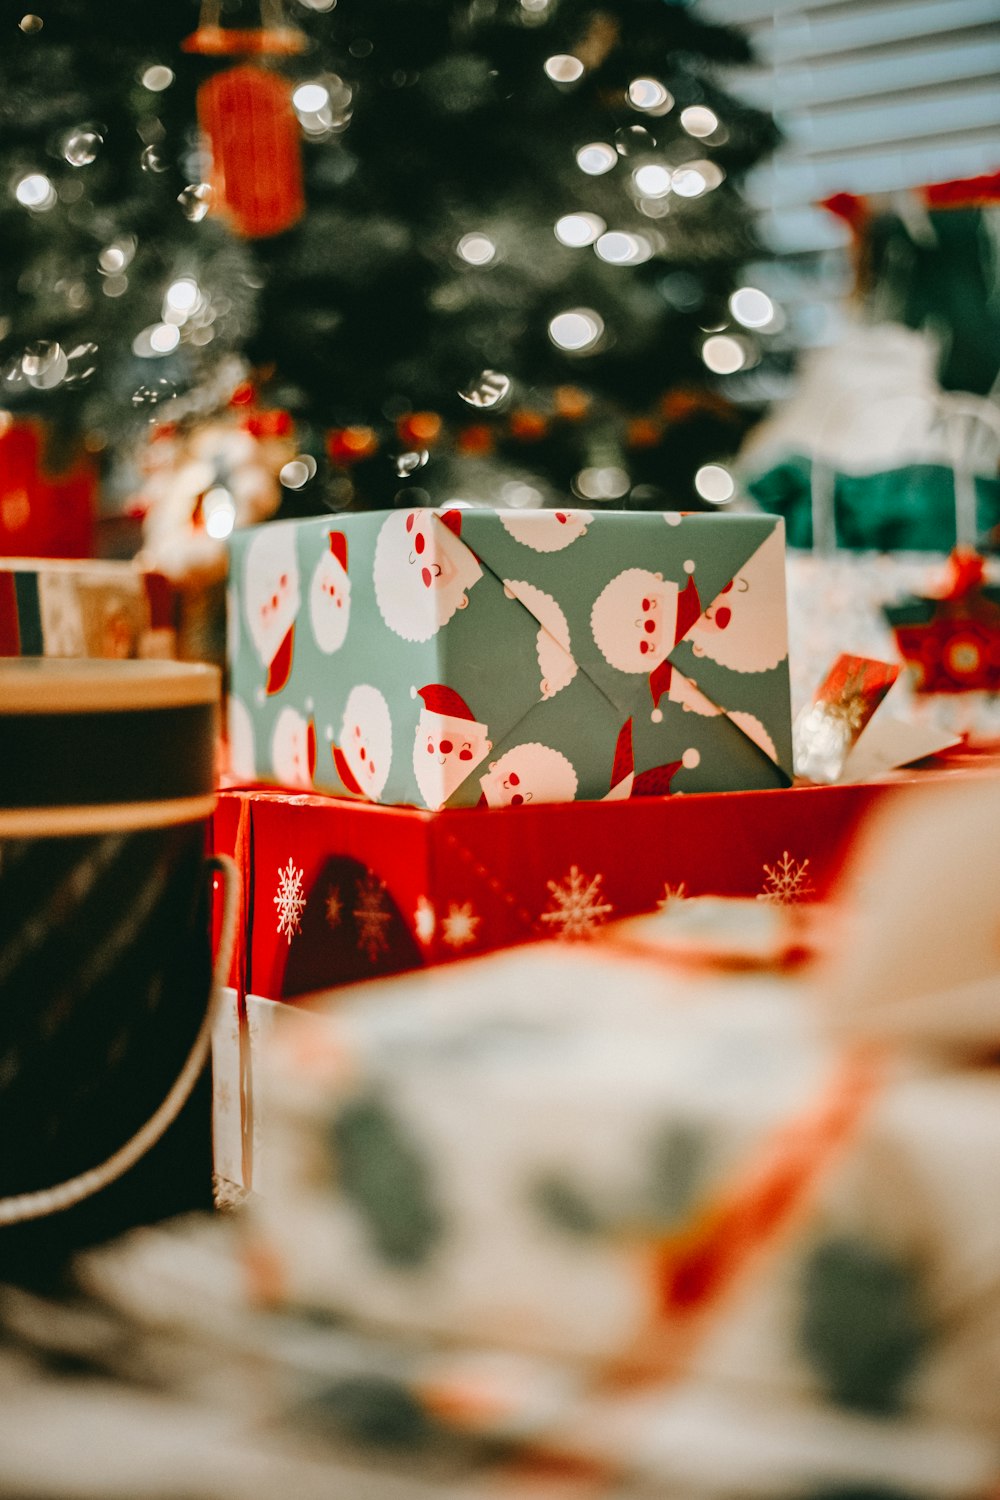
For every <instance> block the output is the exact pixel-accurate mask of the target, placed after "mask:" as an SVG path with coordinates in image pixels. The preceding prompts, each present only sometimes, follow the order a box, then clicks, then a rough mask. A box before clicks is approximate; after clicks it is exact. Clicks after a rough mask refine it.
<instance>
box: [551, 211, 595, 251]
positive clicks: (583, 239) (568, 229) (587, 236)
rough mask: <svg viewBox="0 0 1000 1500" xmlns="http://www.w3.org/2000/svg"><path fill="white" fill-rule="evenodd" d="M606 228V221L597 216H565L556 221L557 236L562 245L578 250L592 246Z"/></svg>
mask: <svg viewBox="0 0 1000 1500" xmlns="http://www.w3.org/2000/svg"><path fill="white" fill-rule="evenodd" d="M606 228H607V225H606V224H605V222H604V220H603V219H602V218H600V217H599V215H597V214H586V213H582V214H563V216H562V218H561V219H557V220H556V226H555V236H556V239H557V240H558V241H559V243H560V244H561V245H569V246H570V247H571V248H574V249H577V248H579V247H580V246H582V245H592V244H593V243H594V241H595V240H596V239H597V238H598V236H599V235H602V234H603V233H604V231H605V229H606Z"/></svg>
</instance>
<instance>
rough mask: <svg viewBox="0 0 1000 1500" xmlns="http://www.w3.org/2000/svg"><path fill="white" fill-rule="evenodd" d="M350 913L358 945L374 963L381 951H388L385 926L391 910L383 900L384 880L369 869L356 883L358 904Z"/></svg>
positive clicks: (369, 960)
mask: <svg viewBox="0 0 1000 1500" xmlns="http://www.w3.org/2000/svg"><path fill="white" fill-rule="evenodd" d="M352 915H353V917H354V920H355V922H356V924H357V931H358V947H359V948H360V949H361V951H362V953H365V954H367V957H368V962H369V963H370V964H374V963H376V962H377V960H378V957H379V955H380V954H381V953H387V952H388V951H389V936H388V933H387V932H386V928H387V927H388V925H389V923H390V922H391V921H392V912H391V911H390V910H389V909H388V907H387V906H386V902H385V881H384V880H379V878H378V876H377V875H373V874H372V873H371V872H370V871H369V873H368V874H367V875H366V876H365V878H364V879H363V880H362V881H360V883H359V885H358V904H357V906H356V907H355V908H354V911H353V913H352Z"/></svg>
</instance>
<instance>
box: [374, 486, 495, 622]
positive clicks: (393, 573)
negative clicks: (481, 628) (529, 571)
mask: <svg viewBox="0 0 1000 1500" xmlns="http://www.w3.org/2000/svg"><path fill="white" fill-rule="evenodd" d="M458 520H459V512H449V513H448V514H447V516H446V517H442V516H439V515H438V514H437V513H436V512H434V511H431V510H409V511H397V512H395V513H394V514H393V515H391V516H389V518H388V519H387V520H386V522H385V524H384V525H383V527H382V529H381V531H380V532H379V535H378V541H377V542H376V544H375V598H376V600H377V601H378V607H379V609H380V611H381V613H382V618H383V619H384V620H385V623H386V624H387V625H388V627H389V629H390V630H393V631H395V632H396V634H397V635H401V636H402V637H403V639H404V640H407V641H426V640H430V638H431V636H432V635H435V634H436V633H437V631H438V630H440V628H441V626H442V625H446V624H447V622H448V621H449V620H450V619H451V617H452V615H453V614H454V613H455V611H456V610H459V609H464V608H465V607H466V605H467V604H468V602H469V598H468V590H469V589H470V588H472V586H473V584H475V583H476V582H477V581H478V580H479V579H480V578H481V577H482V568H481V567H480V566H479V563H478V562H477V561H476V559H475V557H474V556H473V554H472V553H471V552H470V551H469V549H468V547H466V546H465V545H464V543H463V542H462V540H461V538H460V536H459V535H457V531H458Z"/></svg>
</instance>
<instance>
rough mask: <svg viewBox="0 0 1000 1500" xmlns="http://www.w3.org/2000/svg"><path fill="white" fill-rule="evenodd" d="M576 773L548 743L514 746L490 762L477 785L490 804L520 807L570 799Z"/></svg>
mask: <svg viewBox="0 0 1000 1500" xmlns="http://www.w3.org/2000/svg"><path fill="white" fill-rule="evenodd" d="M577 784H578V783H577V775H576V771H575V770H574V769H573V765H572V763H571V762H570V761H568V760H567V759H566V757H565V755H562V754H561V753H560V752H559V751H558V750H553V749H552V747H551V746H550V745H540V744H537V743H534V742H529V743H527V744H524V745H515V746H514V747H513V749H511V750H508V751H507V752H506V754H504V755H501V757H500V759H499V760H495V761H491V763H490V768H489V771H488V772H487V773H486V775H485V776H481V777H480V778H479V785H480V786H481V787H482V789H483V795H484V796H485V798H486V801H487V804H488V805H489V806H490V807H521V806H525V805H527V804H528V803H531V802H572V801H573V798H574V797H575V796H576V788H577Z"/></svg>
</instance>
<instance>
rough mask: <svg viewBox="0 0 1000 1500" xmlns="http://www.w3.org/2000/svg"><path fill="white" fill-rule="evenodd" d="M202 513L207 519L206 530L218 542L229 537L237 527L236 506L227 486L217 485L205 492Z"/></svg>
mask: <svg viewBox="0 0 1000 1500" xmlns="http://www.w3.org/2000/svg"><path fill="white" fill-rule="evenodd" d="M201 513H202V515H203V516H204V518H205V530H206V531H207V532H208V534H209V536H210V537H214V538H215V540H216V541H222V540H223V538H224V537H227V536H229V535H230V533H231V532H232V529H233V527H234V526H235V525H236V505H235V502H234V500H233V497H232V495H231V494H230V493H229V491H228V490H227V489H226V487H225V485H222V484H216V485H213V486H212V488H211V489H210V490H206V491H205V494H204V495H203V496H202V500H201Z"/></svg>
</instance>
